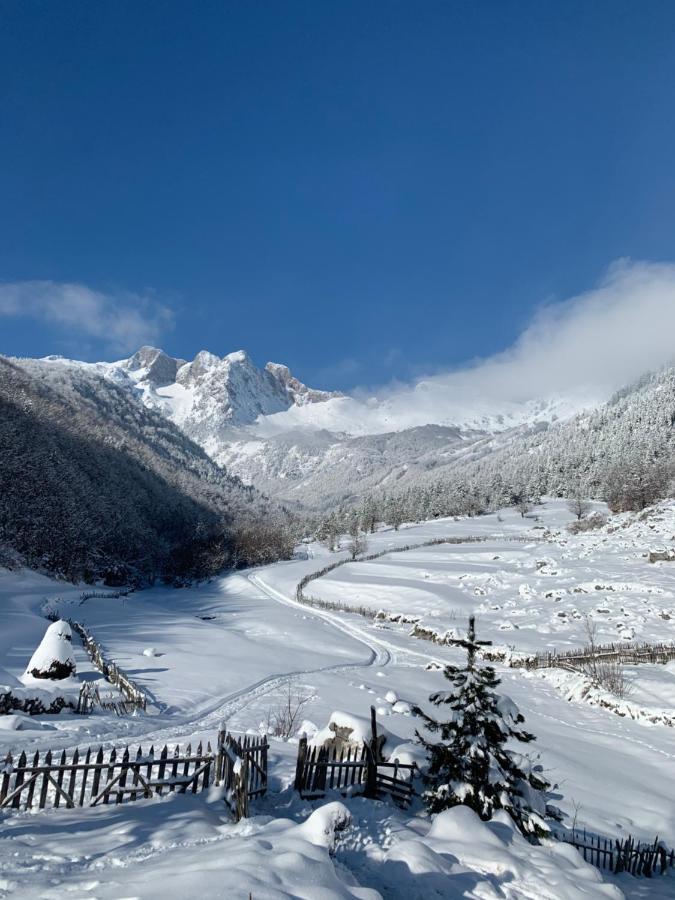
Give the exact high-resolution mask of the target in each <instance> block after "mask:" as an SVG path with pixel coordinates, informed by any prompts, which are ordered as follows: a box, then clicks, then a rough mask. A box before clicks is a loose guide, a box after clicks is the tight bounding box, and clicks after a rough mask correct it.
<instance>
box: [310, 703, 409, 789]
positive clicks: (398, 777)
mask: <svg viewBox="0 0 675 900" xmlns="http://www.w3.org/2000/svg"><path fill="white" fill-rule="evenodd" d="M370 712H371V731H372V734H371V739H370V741H369V742H364V743H363V745H362V746H361V747H354V746H349V745H347V747H344V746H343V747H342V748H341V750H340V752H339V754H338V749H337V746H333V747H330V748H329V747H312V748H311V749H310V747H309V746H308V742H307V738H306V737H304V736H303V737H302V738H301V739H300V743H299V745H298V759H297V762H296V766H295V789H296V791H298V793H299V794H300V796H301V797H302V798H303V799H306V800H312V799H318V798H319V797H323V796H324V795H325V794H326V791H329V790H331V791H332V790H336V791H341V792H342V793H345V794H346V793H350V794H354V793H359V794H362V795H363V796H364V797H370V798H372V799H375V798H377V797H381V796H383V795H388V796H390V797H391V798H392V799H393V800H394V801H395V802H396V803H398V804H399V805H400V806H407V805H408V804H409V803H410V801H411V799H412V796H413V794H414V788H413V777H414V775H415V770H416V766H415V764H414V763H400V762H399V761H398V760H397V759H396V760H394V761H393V762H384V761H380V760H379V759H378V753H379V748H378V739H377V723H376V720H375V708H374V707H371V710H370Z"/></svg>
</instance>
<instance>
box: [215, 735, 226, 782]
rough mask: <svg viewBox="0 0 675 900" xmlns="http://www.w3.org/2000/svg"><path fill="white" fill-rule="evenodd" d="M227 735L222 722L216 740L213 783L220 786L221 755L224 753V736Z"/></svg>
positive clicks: (221, 777) (221, 771)
mask: <svg viewBox="0 0 675 900" xmlns="http://www.w3.org/2000/svg"><path fill="white" fill-rule="evenodd" d="M226 733H227V728H226V725H225V722H222V723H221V725H220V729H219V730H218V737H217V738H216V744H217V747H216V777H215V783H216V784H220V783H221V781H222V780H223V764H224V759H223V754H224V753H225V735H226Z"/></svg>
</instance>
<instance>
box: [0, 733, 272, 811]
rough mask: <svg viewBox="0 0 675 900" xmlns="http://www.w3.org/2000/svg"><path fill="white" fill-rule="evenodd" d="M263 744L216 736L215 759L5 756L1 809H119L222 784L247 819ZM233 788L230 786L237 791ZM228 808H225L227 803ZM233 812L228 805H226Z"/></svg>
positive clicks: (198, 754) (195, 755)
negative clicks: (114, 806)
mask: <svg viewBox="0 0 675 900" xmlns="http://www.w3.org/2000/svg"><path fill="white" fill-rule="evenodd" d="M267 750H268V744H267V739H266V738H262V739H256V738H250V737H245V738H243V739H241V738H239V739H235V738H233V737H232V736H231V735H229V734H226V733H225V732H224V731H223V732H221V733H220V734H219V735H218V744H217V752H214V751H213V750H212V749H211V744H210V743H207V744H206V747H204V746H203V744H202V743H201V742H200V743H199V744H198V745H197V747H196V748H195V749H194V751H193V749H192V746H191V745H190V744H188V745H187V747H185V748H184V749H182V750H181V748H180V746H176V747H174V749H173V751H172V750H171V749H170V748H169V747H168V746H164V747H163V748H162V749H161V750H158V751H156V750H155V748H154V747H150V749H149V750H148V751H147V752H144V750H143V748H142V747H138V749H137V751H136V752H135V753H134V752H133V750H130V749H129V747H124V748H123V749H122V750H118V749H116V748H113V749H112V750H110V751H109V752H108V753H107V754H106V753H104V751H103V748H102V747H99V749H98V750H92V749H91V748H89V749H87V750H86V752H85V751H82V752H81V751H80V750H79V749H77V750H75V751H74V752H73V753H72V755H71V756H67V755H66V751H65V750H64V751H63V752H62V753H61V754H60V755H58V754H52V752H51V750H48V751H47V753H46V754H44V756H41V754H40V753H39V751H38V752H36V753H35V754H33V755H32V757H28V756H27V755H26V753H25V752H22V753H21V754H20V755H19V757H18V758H17V759H14V758H13V757H12V754H11V753H8V754H7V756H6V758H5V760H4V763H3V764H2V766H1V767H0V809H14V810H28V809H45V808H58V807H61V806H64V807H66V808H68V809H72V808H73V807H76V806H98V805H99V804H102V805H107V804H111V803H113V804H118V803H123V802H127V801H133V800H139V799H141V798H148V797H153V796H163V795H164V794H168V793H173V792H175V791H179V792H181V793H185V792H187V791H190V792H191V793H193V794H196V793H197V792H198V791H203V790H205V789H206V788H207V787H209V785H211V784H213V783H215V784H220V783H224V784H225V785H226V787H227V788H228V793H229V791H230V790H234V792H235V796H236V802H235V804H234V807H235V808H234V809H233V812H234V814H235V817H236V818H237V819H238V818H240V817H241V816H242V815H243V816H246V815H248V809H249V800H250V799H251V798H253V797H258V796H261V795H262V794H264V793H265V791H266V790H267ZM235 782H236V784H235ZM228 804H230V801H229V799H228ZM230 806H231V808H232V804H230Z"/></svg>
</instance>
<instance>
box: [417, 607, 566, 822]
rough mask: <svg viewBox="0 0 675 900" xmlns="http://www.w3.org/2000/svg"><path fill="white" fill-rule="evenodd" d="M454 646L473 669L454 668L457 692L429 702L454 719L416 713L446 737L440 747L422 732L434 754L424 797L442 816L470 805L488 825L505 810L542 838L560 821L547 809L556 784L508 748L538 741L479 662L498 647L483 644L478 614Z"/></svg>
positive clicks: (451, 675) (449, 670) (451, 677)
mask: <svg viewBox="0 0 675 900" xmlns="http://www.w3.org/2000/svg"><path fill="white" fill-rule="evenodd" d="M454 643H455V645H456V646H458V647H462V648H463V649H465V650H466V654H467V660H466V665H465V666H464V667H463V668H459V667H458V666H452V665H448V666H446V668H445V672H444V674H445V677H446V678H447V679H448V681H449V682H450V683H451V684H452V690H450V691H439V692H437V693H434V694H432V695H431V696H430V697H429V700H430V702H431V703H433V704H434V706H437V707H439V708H441V709H442V708H447V709H448V715H447V717H446V718H445V719H444V720H436V719H434V718H432V717H431V716H429V715H427V714H426V713H425V712H424V711H423V710H421V709H419V707H418V708H416V712H417V714H418V715H420V716H421V717H422V718H423V719H424V721H425V723H426V726H427V728H428V729H429V731H430V732H432V733H440V740H438V741H433V740H427V739H426V738H425V737H423V736H422V735H421V734H420V733H419V731H418V732H417V738H418V740H419V741H420V742H421V743H422V744H423V745H424V747H425V748H426V750H427V753H428V756H429V767H428V770H427V772H426V774H425V776H424V780H425V782H426V790H425V792H424V794H423V799H424V802H425V804H426V806H427V809H428V810H429V812H431V813H437V812H441V811H442V810H444V809H448V808H450V807H452V806H457V805H459V804H464V805H466V806H470V807H471V808H472V809H473V810H475V812H476V813H478V815H479V816H480V817H481V818H482V819H489V818H491V817H492V815H493V813H494V812H495V811H496V810H498V809H504V810H507V811H508V812H509V813H510V815H511V816H512V817H513V819H514V820H515V821H516V823H517V824H518V826H519V827H520V829H521V830H522V831H523V832H524V833H525V834H530V835H535V836H541V835H543V834H545V833H547V832H548V830H549V829H548V826H547V825H546V823H545V821H544V818H545V817H546V816H552V817H554V818H555V817H557V815H558V813H557V810H555V809H554V808H552V807H547V804H546V798H545V792H546V791H547V790H548V788H549V787H550V785H549V784H548V782H547V781H546V779H545V778H544V777H543V775H542V770H541V766H539V765H535V764H533V762H532V761H531V760H530V759H529V758H528V757H526V756H524V755H521V754H518V753H515V752H513V751H511V750H508V749H507V747H506V743H507V741H509V740H512V741H513V740H515V741H520V742H521V743H524V744H529V743H530V742H531V741H533V740H534V735H532V734H530V733H529V732H527V731H525V730H523V729H522V727H521V726H522V724H523V722H524V719H523V716H522V715H521V714H520V712H519V711H518V708H517V707H516V705H515V704H514V703H513V702H512V701H511V700H510V699H509V698H508V697H503V696H500V695H499V694H498V693H496V691H495V688H496V687H497V685H499V683H500V680H499V679H498V678H497V676H496V675H495V671H494V669H493V668H492V667H491V666H486V665H480V664H479V662H478V661H477V651H478V649H479V648H480V647H482V646H486V645H489V644H490V643H491V641H478V640H477V639H476V630H475V620H474V617H473V616H471V618H470V619H469V631H468V633H467V636H466V638H465V639H459V640H457V641H455V642H454Z"/></svg>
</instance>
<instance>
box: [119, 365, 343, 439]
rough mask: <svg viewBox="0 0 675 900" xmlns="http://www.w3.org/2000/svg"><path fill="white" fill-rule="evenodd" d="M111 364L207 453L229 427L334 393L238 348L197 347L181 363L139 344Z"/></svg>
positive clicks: (245, 423)
mask: <svg viewBox="0 0 675 900" xmlns="http://www.w3.org/2000/svg"><path fill="white" fill-rule="evenodd" d="M110 368H111V369H112V370H115V369H118V370H122V371H123V372H125V373H127V375H128V376H129V378H130V379H131V380H132V382H133V384H134V386H135V389H136V391H138V392H139V395H140V398H141V399H142V401H143V403H145V405H146V406H150V407H154V408H156V409H159V410H160V411H161V412H163V413H164V414H165V415H166V416H167V417H168V418H170V419H171V420H172V421H173V422H175V423H176V424H177V425H179V426H180V427H181V428H183V429H184V430H185V431H187V432H188V433H189V434H190V435H192V437H193V439H194V440H196V441H198V442H199V443H200V444H202V446H204V447H205V448H206V449H207V450H208V451H209V452H210V453H212V455H215V454H216V453H217V452H218V450H220V449H221V444H222V443H223V442H227V441H228V439H229V435H230V432H231V431H232V429H233V428H237V427H241V426H247V425H253V424H254V423H255V422H256V421H258V419H259V418H260V417H265V416H271V415H273V414H275V413H281V412H283V411H285V410H287V409H289V408H290V407H292V406H304V405H306V404H311V403H321V402H324V401H326V400H329V399H330V398H332V397H337V396H339V395H337V394H331V393H328V392H324V391H315V390H312V389H311V388H308V387H307V386H306V385H304V384H302V383H301V382H300V381H298V379H297V378H294V377H293V376H292V375H291V373H290V371H289V370H288V368H287V367H286V366H282V365H278V364H277V363H267V365H266V366H265V367H264V368H263V369H259V368H257V367H256V366H255V365H254V364H253V362H252V361H251V359H250V357H249V356H248V354H247V353H246V352H245V351H243V350H238V351H236V352H235V353H228V354H227V355H226V356H223V357H222V358H221V357H219V356H216V355H215V354H213V353H209V352H208V351H207V350H202V351H201V352H200V353H198V354H197V355H196V356H195V358H194V359H193V360H192V362H186V361H185V360H183V359H174V358H173V357H170V356H167V354H166V353H164V352H163V351H162V350H158V349H156V348H154V347H142V348H141V349H140V350H139V351H138V352H137V353H134V355H133V356H132V357H131V358H130V359H126V360H121V361H120V362H118V363H111V364H110Z"/></svg>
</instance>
